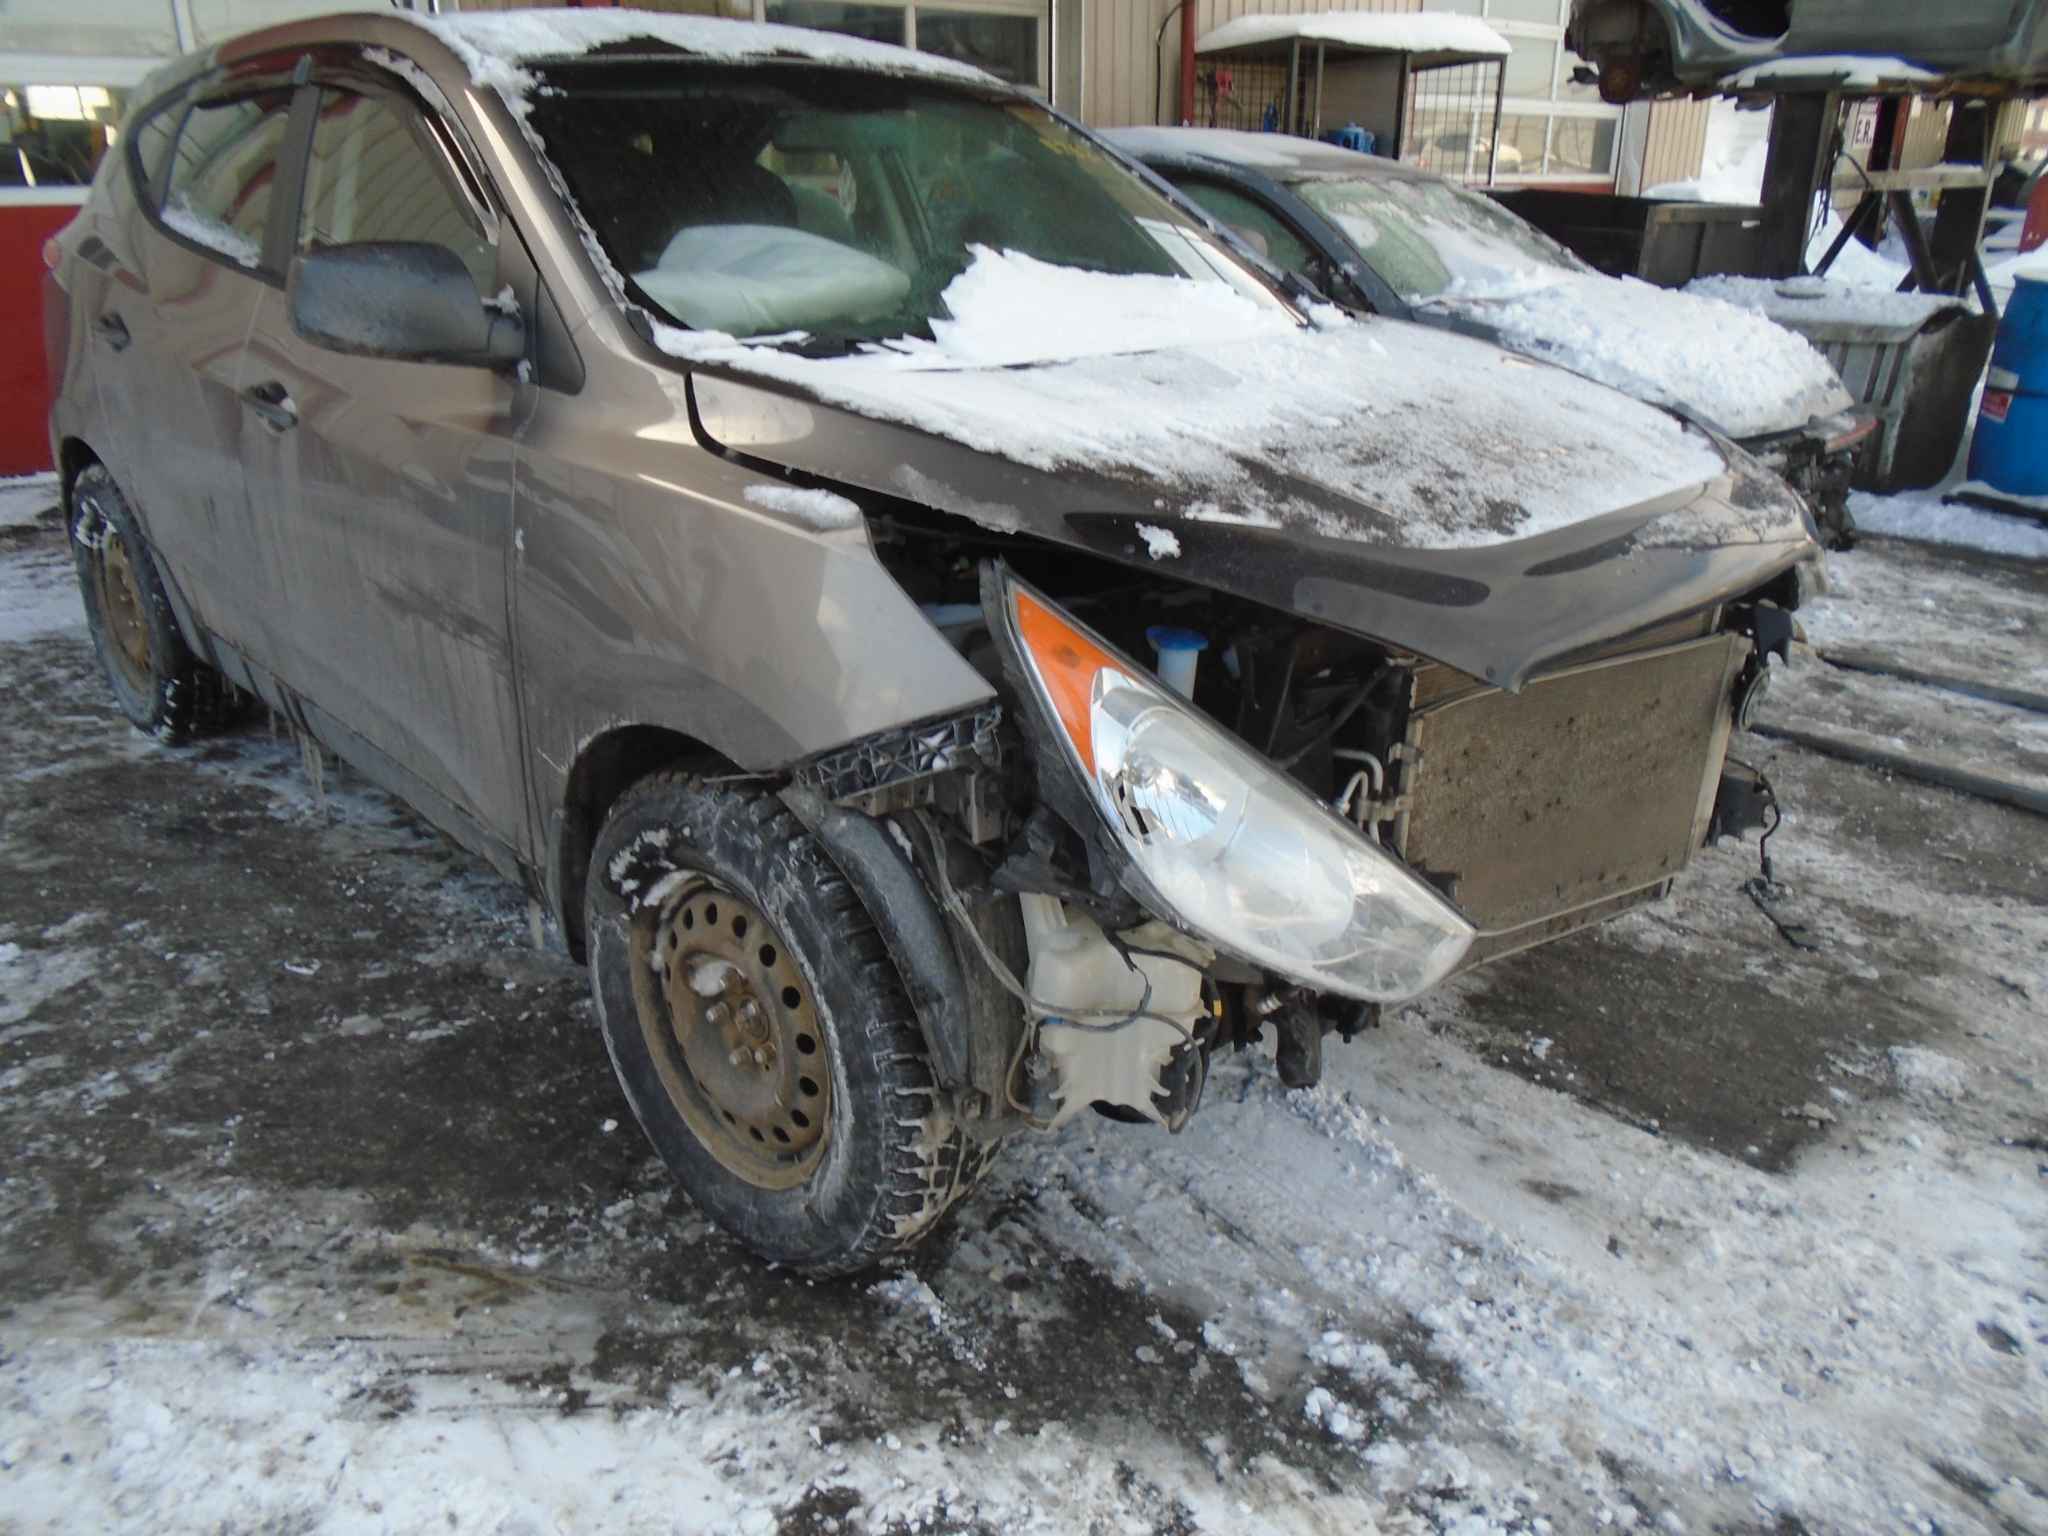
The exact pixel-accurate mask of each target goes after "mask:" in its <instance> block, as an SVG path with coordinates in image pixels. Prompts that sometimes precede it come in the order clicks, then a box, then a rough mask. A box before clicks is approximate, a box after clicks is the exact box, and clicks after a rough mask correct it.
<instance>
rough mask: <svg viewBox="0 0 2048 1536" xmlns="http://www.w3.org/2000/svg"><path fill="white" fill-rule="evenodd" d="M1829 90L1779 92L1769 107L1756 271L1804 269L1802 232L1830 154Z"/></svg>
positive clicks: (1832, 96) (1832, 95)
mask: <svg viewBox="0 0 2048 1536" xmlns="http://www.w3.org/2000/svg"><path fill="white" fill-rule="evenodd" d="M1841 104H1842V98H1841V96H1840V94H1839V93H1837V92H1835V91H1802V92H1800V93H1799V94H1797V95H1787V96H1780V97H1779V98H1778V101H1777V105H1776V106H1775V107H1774V108H1773V109H1772V111H1771V150H1770V157H1769V158H1768V159H1767V160H1766V161H1765V162H1764V191H1763V208H1764V217H1763V227H1762V228H1761V229H1760V230H1759V231H1758V237H1759V238H1758V242H1757V245H1758V256H1759V270H1758V272H1757V275H1758V276H1759V277H1798V276H1799V275H1800V274H1801V273H1803V272H1804V271H1805V270H1806V232H1807V229H1808V228H1809V227H1810V226H1811V224H1812V222H1813V194H1814V192H1815V191H1816V190H1818V188H1819V187H1820V184H1821V180H1822V178H1823V177H1825V176H1826V175H1827V173H1828V165H1829V162H1830V160H1831V159H1832V158H1833V150H1834V140H1835V120H1836V118H1837V117H1839V116H1840V113H1841Z"/></svg>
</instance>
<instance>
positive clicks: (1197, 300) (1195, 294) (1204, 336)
mask: <svg viewBox="0 0 2048 1536" xmlns="http://www.w3.org/2000/svg"><path fill="white" fill-rule="evenodd" d="M940 297H941V299H942V300H943V302H944V307H945V309H946V312H947V315H948V317H949V318H946V319H934V320H933V321H932V323H931V329H932V337H933V339H932V340H931V341H929V342H925V341H919V340H917V339H915V338H906V339H904V340H901V341H898V342H895V343H893V344H892V346H893V348H894V350H895V351H896V352H897V353H898V354H899V355H900V356H902V357H903V358H905V359H906V360H909V361H912V362H915V363H925V364H930V365H932V366H935V367H946V368H957V367H960V366H963V365H965V366H969V367H993V368H1007V367H1014V366H1016V365H1018V364H1022V363H1043V362H1055V361H1065V360H1068V359H1071V358H1077V357H1100V356H1103V355H1105V354H1108V353H1113V352H1142V351H1147V350H1150V349H1153V348H1156V347H1159V346H1161V345H1163V344H1166V343H1169V342H1170V343H1171V344H1172V345H1175V346H1196V345H1217V344H1227V343H1230V342H1237V341H1248V340H1250V339H1252V338H1254V337H1257V336H1278V335H1284V334H1286V333H1288V332H1290V331H1292V330H1294V329H1295V328H1296V327H1297V326H1298V324H1299V322H1298V321H1297V320H1296V319H1295V318H1294V316H1293V315H1292V314H1291V313H1289V312H1288V311H1287V310H1285V309H1282V308H1281V307H1280V306H1279V305H1277V304H1273V303H1271V302H1270V301H1263V300H1262V299H1255V298H1253V297H1252V296H1251V295H1250V294H1248V293H1247V292H1246V291H1244V290H1242V289H1239V288H1235V287H1232V286H1230V285H1228V284H1224V283H1214V282H1192V281H1190V280H1188V279H1187V278H1184V277H1154V276H1149V275H1146V274H1143V273H1134V274H1130V275H1122V274H1117V273H1109V272H1084V271H1082V270H1081V269H1080V268H1078V267H1059V266H1053V265H1051V264H1050V263H1048V262H1043V261H1038V260H1035V259H1034V258H1032V257H1030V256H1025V255H1022V254H1020V253H1018V252H1014V251H992V250H990V249H988V248H987V247H986V246H977V247H975V249H974V259H973V261H972V262H971V263H970V264H969V266H968V268H967V270H966V271H965V272H962V273H961V274H960V275H959V276H958V277H956V278H954V279H953V281H952V282H951V283H950V284H948V285H947V287H946V291H945V292H944V293H943V294H942V295H940Z"/></svg>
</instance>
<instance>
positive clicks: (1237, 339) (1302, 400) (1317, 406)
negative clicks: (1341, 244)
mask: <svg viewBox="0 0 2048 1536" xmlns="http://www.w3.org/2000/svg"><path fill="white" fill-rule="evenodd" d="M1028 269H1036V270H1028ZM1054 271H1057V272H1058V273H1059V274H1060V275H1059V276H1058V277H1057V278H1052V277H1049V276H1048V273H1050V272H1054ZM1097 288H1099V289H1100V290H1101V292H1100V293H1096V292H1095V291H1094V290H1095V289H1097ZM1048 296H1055V297H1056V298H1057V302H1050V303H1049V302H1047V299H1048ZM947 297H948V299H949V301H950V302H951V303H952V305H953V308H954V312H955V316H956V318H955V319H953V320H942V321H938V322H935V324H934V327H933V329H934V332H935V334H936V340H934V341H912V340H904V341H899V342H894V343H890V344H889V345H888V346H887V347H883V348H875V349H871V350H868V351H866V352H863V353H861V354H859V355H855V356H851V357H838V358H829V359H820V358H811V357H802V356H797V355H794V354H792V353H789V352H785V351H781V350H778V349H776V348H774V347H767V346H759V345H742V344H738V343H734V342H732V341H731V340H730V339H729V338H714V337H707V336H706V335H705V334H704V333H701V332H682V331H675V330H667V329H664V330H662V331H660V332H659V333H658V339H659V341H660V343H661V344H662V345H663V346H664V347H665V349H667V350H669V351H671V352H673V353H675V354H677V355H680V356H683V357H686V358H688V359H690V360H691V361H695V362H701V363H704V364H708V365H713V366H716V367H718V368H719V369H720V370H721V371H723V370H726V369H730V370H733V371H736V372H739V373H742V374H748V375H753V376H756V377H759V378H763V379H772V380H777V381H780V382H782V383H785V384H791V385H795V386H797V387H798V388H800V389H801V390H803V391H804V392H805V393H806V394H808V395H810V396H811V397H812V398H814V399H816V400H818V401H820V402H826V403H830V404H834V405H838V406H843V407H845V408H846V409H848V410H850V411H853V412H856V413H858V414H859V415H861V416H864V417H867V418H869V419H873V420H880V421H890V422H896V423H900V424H901V425H903V426H906V427H910V428H914V429H916V430H918V431H920V432H923V433H927V434H930V435H933V436H935V437H939V438H942V439H946V440H949V441H951V442H953V443H956V444H959V445H961V446H963V447H967V448H970V449H973V450H976V451H977V452H980V453H983V454H987V455H990V456H992V457H995V458H999V459H1002V460H1005V461H1007V462H1009V463H1012V464H1015V465H1018V466H1022V467H1028V468H1031V469H1035V470H1040V471H1045V472H1049V473H1056V474H1066V475H1072V474H1075V473H1077V472H1079V473H1086V474H1089V475H1092V476H1099V477H1102V478H1104V479H1107V480H1110V481H1114V482H1116V483H1119V484H1121V485H1124V486H1127V487H1129V488H1131V489H1132V490H1133V491H1135V492H1141V493H1142V494H1143V496H1144V498H1145V499H1144V503H1143V504H1144V505H1147V506H1149V507H1150V508H1151V510H1153V511H1155V512H1158V513H1160V514H1162V515H1165V516H1169V517H1172V518H1176V519H1190V520H1194V521H1203V522H1219V523H1230V524H1235V525H1239V526H1247V527H1266V528H1299V529H1305V530H1309V531H1312V532H1315V533H1318V534H1321V535H1324V536H1326V537H1330V538H1335V539H1343V540H1347V541H1351V542H1355V543H1360V544H1372V545H1383V546H1392V547H1400V548H1406V549H1418V550H1448V549H1462V548H1473V547H1479V546H1484V545H1490V544H1499V543H1504V542H1507V541H1509V540H1514V539H1521V538H1527V537H1530V536H1532V535H1537V534H1542V533H1546V532H1550V531H1553V530H1556V529H1559V528H1564V527H1568V526H1570V525H1572V524H1574V523H1578V522H1582V521H1584V520H1585V519H1586V518H1588V517H1592V516H1596V515H1598V514H1600V513H1605V512H1612V511H1615V510H1618V509H1623V508H1629V507H1637V506H1646V505H1652V504H1663V503H1667V502H1668V503H1672V504H1674V505H1676V504H1682V503H1686V502H1690V501H1691V500H1693V499H1694V498H1696V497H1697V495H1698V494H1699V493H1700V492H1701V491H1702V490H1703V489H1704V488H1706V487H1708V486H1710V485H1712V484H1713V483H1714V482H1716V481H1718V480H1720V479H1722V478H1723V477H1724V476H1725V475H1726V474H1727V473H1728V463H1727V461H1726V459H1725V458H1724V457H1723V455H1722V453H1721V451H1720V450H1719V449H1718V448H1717V447H1716V446H1715V444H1714V442H1713V440H1712V439H1710V438H1709V437H1708V436H1707V435H1706V434H1705V433H1703V432H1700V431H1699V430H1697V429H1695V428H1692V427H1689V426H1687V425H1685V424H1684V423H1683V422H1681V421H1679V420H1678V419H1676V418H1675V417H1673V416H1672V415H1670V414H1668V413H1666V412H1663V411H1659V410H1655V409H1652V408H1650V407H1648V406H1645V405H1641V404H1639V403H1637V402H1635V401H1632V400H1629V399H1627V398H1626V397H1624V396H1622V395H1619V394H1617V393H1615V392H1614V391H1612V390H1610V389H1607V388H1604V387H1602V386H1601V385H1598V384H1595V383H1591V382H1589V381H1587V380H1585V379H1582V378H1577V377H1574V376H1572V375H1570V374H1567V373H1562V372H1559V371H1558V370H1556V369H1552V368H1547V367H1543V366H1541V365H1540V364H1537V363H1533V362H1531V361H1530V360H1529V359H1527V358H1525V357H1521V356H1517V355H1516V354H1515V353H1513V352H1508V351H1503V350H1502V349H1500V348H1498V347H1494V346H1491V345H1488V344H1486V343H1484V342H1480V341H1475V340H1473V339H1471V338H1469V337H1464V336H1459V335H1456V334H1454V333H1450V332H1446V331H1444V330H1441V329H1434V328H1431V327H1427V326H1420V325H1412V324H1408V323H1406V322H1402V321H1394V320H1380V319H1374V320H1369V321H1353V320H1350V319H1348V318H1346V317H1345V316H1343V315H1342V313H1341V312H1339V311H1336V310H1334V309H1328V308H1324V309H1321V310H1319V311H1318V315H1317V319H1316V322H1315V323H1314V324H1311V325H1303V324H1302V323H1301V321H1300V318H1299V317H1298V316H1297V315H1296V314H1295V313H1294V312H1293V311H1291V310H1288V309H1286V308H1285V307H1284V306H1280V305H1276V304H1259V303H1256V302H1253V301H1252V300H1249V299H1246V298H1242V297H1240V296H1239V295H1236V294H1234V293H1233V292H1232V291H1231V290H1230V289H1229V288H1228V287H1226V286H1224V285H1222V284H1196V283H1189V282H1185V281H1181V280H1177V279H1171V278H1133V277H1103V276H1102V275H1100V274H1094V273H1084V272H1075V271H1071V270H1068V269H1047V268H1044V267H1043V266H1042V264H1040V263H1036V262H1032V261H1031V260H1030V258H1028V257H1018V256H1003V257H994V256H986V255H985V256H984V257H983V258H982V259H981V260H979V261H977V263H976V264H975V266H974V267H972V268H970V269H969V271H968V272H967V273H966V274H965V275H963V277H962V278H960V279H959V280H957V281H956V283H955V285H954V287H953V288H952V289H949V290H948V295H947ZM1027 301H1031V302H1027ZM991 316H999V317H1003V318H1001V319H999V320H991V319H990V318H989V317H991ZM1162 335H1167V336H1171V335H1178V336H1179V337H1181V338H1184V339H1183V340H1182V342H1181V344H1179V345H1173V346H1165V347H1162V346H1160V345H1159V344H1158V340H1159V338H1160V337H1161V336H1162ZM903 472H904V474H906V475H914V474H915V473H916V470H915V466H914V464H907V465H905V466H904V470H903ZM891 489H894V490H896V491H898V492H899V493H910V494H915V489H914V487H913V486H911V485H908V484H904V483H899V484H897V485H895V486H893V487H891ZM1026 516H1027V514H1025V513H1024V512H1022V511H1019V512H1017V513H1016V514H1014V516H1013V517H1012V519H1011V521H1013V522H1021V521H1022V520H1024V519H1025V517H1026Z"/></svg>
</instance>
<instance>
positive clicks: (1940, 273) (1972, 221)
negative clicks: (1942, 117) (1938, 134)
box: [1927, 97, 1997, 294]
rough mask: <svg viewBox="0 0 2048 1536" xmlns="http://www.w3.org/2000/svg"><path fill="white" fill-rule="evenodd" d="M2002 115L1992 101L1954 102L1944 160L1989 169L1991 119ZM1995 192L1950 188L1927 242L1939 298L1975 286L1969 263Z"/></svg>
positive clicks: (1943, 199) (1957, 98)
mask: <svg viewBox="0 0 2048 1536" xmlns="http://www.w3.org/2000/svg"><path fill="white" fill-rule="evenodd" d="M1996 115H1997V114H1996V113H1995V111H1994V110H1993V108H1992V106H1991V104H1990V103H1989V102H1987V101H1982V100H1977V101H1971V100H1967V99H1965V98H1962V97H1956V98H1954V99H1952V100H1951V101H1950V103H1949V116H1948V142H1947V143H1946V144H1945V145H1944V146H1943V147H1942V152H1941V158H1942V161H1943V162H1944V163H1945V164H1948V165H1978V166H1984V167H1986V168H1987V169H1988V168H1989V165H1990V161H1991V120H1992V118H1993V117H1994V116H1996ZM1990 201H1991V188H1990V187H1989V186H1982V187H1949V188H1947V189H1946V190H1945V191H1943V192H1942V194H1941V206H1940V207H1939V208H1938V209H1936V210H1935V214H1934V234H1933V236H1932V238H1930V239H1929V240H1928V242H1927V257H1928V265H1929V266H1931V267H1932V268H1933V269H1934V281H1935V283H1936V284H1937V285H1938V287H1936V288H1935V289H1934V291H1935V292H1937V293H1954V294H1960V293H1963V292H1964V291H1965V290H1966V289H1967V288H1968V287H1969V284H1970V258H1971V257H1973V256H1975V255H1976V254H1977V242H1978V241H1979V240H1981V239H1983V238H1984V209H1985V207H1986V206H1987V205H1988V204H1989V203H1990Z"/></svg>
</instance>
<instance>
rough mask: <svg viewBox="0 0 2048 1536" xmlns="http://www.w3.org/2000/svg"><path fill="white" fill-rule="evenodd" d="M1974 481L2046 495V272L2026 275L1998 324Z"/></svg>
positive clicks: (1980, 414)
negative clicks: (1996, 342) (1996, 341)
mask: <svg viewBox="0 0 2048 1536" xmlns="http://www.w3.org/2000/svg"><path fill="white" fill-rule="evenodd" d="M1970 478H1971V479H1972V480H1981V481H1982V482H1983V483H1984V484H1986V485H1988V486H1991V487H1993V488H1994V489H1997V490H2001V491H2004V492H2005V493H2006V494H2007V495H2010V496H2048V273H2043V274H2041V275H2038V276H2036V275H2034V274H2032V273H2027V274H2023V275H2022V276H2021V277H2020V279H2019V281H2018V283H2016V284H2015V285H2014V287H2013V291H2012V302H2011V303H2010V304H2008V305H2006V308H2005V318H2004V319H2002V320H2000V321H1999V322H1998V344H1997V345H1996V346H1995V347H1993V348H1992V349H1991V372H1990V373H1989V374H1988V375H1987V376H1986V378H1985V380H1984V403H1983V404H1982V405H1981V406H1979V407H1978V410H1977V435H1976V437H1975V438H1974V439H1973V440H1972V442H1971V444H1970Z"/></svg>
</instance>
